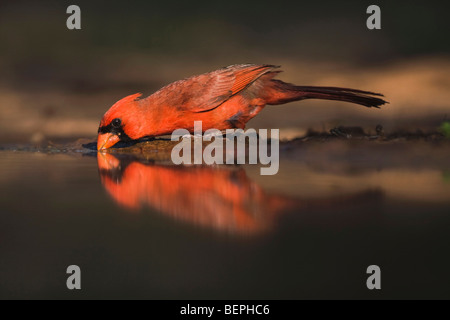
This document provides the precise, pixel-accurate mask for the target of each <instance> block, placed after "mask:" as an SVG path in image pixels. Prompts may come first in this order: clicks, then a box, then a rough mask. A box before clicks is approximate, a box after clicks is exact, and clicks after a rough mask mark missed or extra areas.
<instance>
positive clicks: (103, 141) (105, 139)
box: [97, 133, 120, 151]
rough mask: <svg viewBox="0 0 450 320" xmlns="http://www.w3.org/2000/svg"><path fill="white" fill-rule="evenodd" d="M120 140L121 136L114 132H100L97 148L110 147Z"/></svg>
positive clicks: (99, 149)
mask: <svg viewBox="0 0 450 320" xmlns="http://www.w3.org/2000/svg"><path fill="white" fill-rule="evenodd" d="M119 140H120V138H119V137H118V136H117V135H116V134H113V133H103V134H99V135H98V138H97V150H98V151H101V150H105V149H108V148H110V147H112V146H113V145H115V144H116V143H117V142H119Z"/></svg>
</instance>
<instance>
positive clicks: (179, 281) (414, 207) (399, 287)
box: [0, 151, 450, 299]
mask: <svg viewBox="0 0 450 320" xmlns="http://www.w3.org/2000/svg"><path fill="white" fill-rule="evenodd" d="M408 159H409V158H408ZM336 161H338V162H340V163H344V165H339V164H338V165H336V163H334V164H333V165H331V163H332V162H333V161H328V160H327V159H323V157H322V158H321V160H320V161H319V160H318V161H310V159H309V158H308V159H306V160H305V158H303V159H300V160H299V159H298V157H297V158H295V157H292V158H289V157H286V158H284V159H283V158H282V159H281V163H280V171H279V173H278V174H277V175H275V176H260V175H259V168H258V167H255V166H246V165H243V166H232V167H230V166H216V167H205V166H191V167H176V166H172V165H169V164H167V163H149V162H141V161H137V160H133V159H129V158H127V159H122V158H117V157H114V156H112V155H104V156H102V155H99V156H98V158H97V156H96V155H95V154H94V155H89V156H88V155H81V154H78V155H77V154H72V155H68V154H54V155H48V154H41V153H31V152H10V151H2V152H0V168H1V171H0V185H1V193H0V205H1V207H0V208H1V209H0V210H1V214H0V298H62V299H65V298H70V299H72V298H146V299H305V298H308V299H310V298H338V299H346V298H369V299H370V298H450V288H449V287H450V272H449V270H450V258H449V247H450V232H449V231H450V170H449V167H450V166H448V165H440V166H439V165H429V166H428V165H426V164H423V163H422V164H421V165H420V166H409V165H407V162H408V161H404V162H401V163H400V165H388V164H386V163H383V162H382V161H381V162H378V163H377V164H372V163H369V164H368V163H367V162H365V161H364V159H362V160H361V159H357V161H353V162H346V161H344V160H342V159H340V160H336ZM402 161H403V160H402ZM321 163H322V164H321ZM323 163H325V165H324V164H323ZM327 163H328V164H329V165H328V164H327ZM402 164H404V165H402ZM69 265H78V266H79V267H80V268H81V287H82V289H81V290H74V291H70V290H68V289H67V288H66V279H67V277H68V276H69V275H68V274H66V269H67V267H68V266H69ZM369 265H378V266H380V268H381V283H382V289H381V290H379V291H370V290H368V289H367V287H366V279H367V277H368V275H367V274H366V269H367V267H368V266H369Z"/></svg>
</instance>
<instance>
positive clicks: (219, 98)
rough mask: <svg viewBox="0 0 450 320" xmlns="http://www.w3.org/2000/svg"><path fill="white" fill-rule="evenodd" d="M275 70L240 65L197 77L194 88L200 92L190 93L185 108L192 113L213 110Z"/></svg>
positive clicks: (270, 67) (258, 66)
mask: <svg viewBox="0 0 450 320" xmlns="http://www.w3.org/2000/svg"><path fill="white" fill-rule="evenodd" d="M275 68H278V67H277V66H272V65H254V64H241V65H233V66H229V67H227V68H223V69H220V70H217V71H214V72H212V73H208V74H205V75H202V76H199V77H198V78H197V79H195V80H197V81H195V83H196V86H195V87H196V88H198V89H200V90H198V91H197V90H196V91H197V92H195V93H194V92H191V94H192V96H191V99H189V100H190V101H189V103H187V104H186V105H185V106H186V108H187V109H189V110H190V111H192V112H205V111H209V110H212V109H215V108H217V107H218V106H220V105H221V104H222V103H224V102H225V101H227V100H228V99H229V98H231V97H232V96H233V95H235V94H237V93H239V92H241V91H242V90H244V89H245V88H247V87H248V86H249V85H250V84H252V83H253V82H254V81H256V80H257V79H258V78H259V77H261V76H262V75H264V74H266V73H268V72H271V71H273V70H274V69H275ZM193 80H194V79H193Z"/></svg>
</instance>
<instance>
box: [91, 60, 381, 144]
mask: <svg viewBox="0 0 450 320" xmlns="http://www.w3.org/2000/svg"><path fill="white" fill-rule="evenodd" d="M277 68H279V67H278V66H273V65H256V64H240V65H232V66H229V67H226V68H223V69H219V70H216V71H212V72H210V73H205V74H202V75H198V76H193V77H190V78H187V79H184V80H180V81H176V82H173V83H171V84H169V85H168V86H166V87H164V88H162V89H160V90H159V91H157V92H155V93H154V94H152V95H151V96H149V97H147V98H144V99H139V97H140V96H141V95H142V94H140V93H136V94H133V95H130V96H127V97H125V98H123V99H122V100H119V101H118V102H116V103H115V104H114V105H113V106H112V107H111V108H110V109H109V110H108V111H107V112H106V113H105V115H104V116H103V118H102V120H101V121H100V126H99V129H98V139H97V149H98V150H101V149H106V148H109V147H111V146H113V145H114V144H116V143H117V142H118V141H129V140H136V139H140V138H143V137H155V136H160V135H166V134H171V133H172V132H173V131H174V130H175V129H187V130H189V132H191V133H192V132H194V121H202V130H203V131H206V130H208V129H213V128H214V129H218V130H225V129H233V128H241V129H244V128H245V124H246V123H247V122H248V121H249V120H250V119H252V118H253V117H254V116H256V115H257V114H258V113H259V112H260V111H261V110H262V109H263V108H264V107H265V105H266V104H269V105H277V104H283V103H287V102H291V101H296V100H303V99H326V100H338V101H347V102H351V103H356V104H360V105H363V106H365V107H377V108H378V107H380V106H381V105H383V104H385V103H386V101H384V100H383V99H381V98H377V97H375V96H383V95H382V94H379V93H373V92H368V91H361V90H355V89H346V88H336V87H310V86H296V85H293V84H290V83H286V82H283V81H281V80H276V79H273V78H274V77H275V76H276V75H277V74H278V73H279V72H280V71H278V70H276V69H277Z"/></svg>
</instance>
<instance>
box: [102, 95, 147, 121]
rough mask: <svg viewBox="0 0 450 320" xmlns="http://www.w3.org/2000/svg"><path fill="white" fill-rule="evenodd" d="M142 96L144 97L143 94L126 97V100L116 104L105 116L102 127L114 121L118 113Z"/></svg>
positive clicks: (123, 99)
mask: <svg viewBox="0 0 450 320" xmlns="http://www.w3.org/2000/svg"><path fill="white" fill-rule="evenodd" d="M140 96H142V93H135V94H132V95H129V96H126V97H125V98H122V99H120V100H119V101H117V102H116V103H114V104H113V106H112V107H111V108H110V109H109V110H108V111H107V112H106V113H105V115H104V116H103V119H102V121H101V123H100V126H103V125H108V124H109V123H110V122H111V121H112V119H114V118H116V116H117V115H116V114H117V112H118V111H121V110H122V109H123V108H126V107H128V106H129V105H130V104H132V102H134V101H136V100H138V98H139V97H140Z"/></svg>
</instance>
